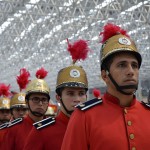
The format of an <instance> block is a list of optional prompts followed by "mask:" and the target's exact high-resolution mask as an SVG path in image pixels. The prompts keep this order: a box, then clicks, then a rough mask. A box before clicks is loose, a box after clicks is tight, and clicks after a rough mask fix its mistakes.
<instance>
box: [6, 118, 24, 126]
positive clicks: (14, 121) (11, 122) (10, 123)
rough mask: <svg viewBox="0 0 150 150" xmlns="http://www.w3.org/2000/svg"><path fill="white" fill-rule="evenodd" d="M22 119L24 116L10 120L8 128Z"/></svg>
mask: <svg viewBox="0 0 150 150" xmlns="http://www.w3.org/2000/svg"><path fill="white" fill-rule="evenodd" d="M22 121H23V118H17V119H15V120H13V121H10V122H9V124H8V126H7V127H8V128H9V127H12V126H14V125H17V124H19V123H21V122H22Z"/></svg>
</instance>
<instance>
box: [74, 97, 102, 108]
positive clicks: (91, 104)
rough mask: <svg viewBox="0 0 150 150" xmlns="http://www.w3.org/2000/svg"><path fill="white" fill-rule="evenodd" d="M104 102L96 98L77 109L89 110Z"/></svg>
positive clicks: (79, 105) (78, 106)
mask: <svg viewBox="0 0 150 150" xmlns="http://www.w3.org/2000/svg"><path fill="white" fill-rule="evenodd" d="M102 102H103V101H102V99H101V98H100V99H98V98H94V99H91V100H88V101H86V102H84V103H81V104H78V105H77V106H75V107H76V108H78V109H80V110H87V109H89V108H92V107H93V106H96V105H98V104H101V103H102Z"/></svg>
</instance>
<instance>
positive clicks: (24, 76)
mask: <svg viewBox="0 0 150 150" xmlns="http://www.w3.org/2000/svg"><path fill="white" fill-rule="evenodd" d="M29 77H30V73H29V72H28V71H27V70H26V69H25V68H22V69H20V75H19V76H17V83H18V85H19V88H20V91H21V90H22V89H25V88H26V86H27V84H28V83H29Z"/></svg>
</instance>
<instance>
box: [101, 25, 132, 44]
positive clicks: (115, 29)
mask: <svg viewBox="0 0 150 150" xmlns="http://www.w3.org/2000/svg"><path fill="white" fill-rule="evenodd" d="M103 30H104V31H103V32H101V33H100V35H102V36H103V37H102V41H101V43H104V42H105V41H106V40H108V39H109V38H111V37H112V36H114V35H117V34H122V35H125V36H127V37H129V35H128V34H127V31H126V30H124V29H121V28H120V27H119V26H117V25H115V24H111V23H108V24H106V25H105V26H104V29H103Z"/></svg>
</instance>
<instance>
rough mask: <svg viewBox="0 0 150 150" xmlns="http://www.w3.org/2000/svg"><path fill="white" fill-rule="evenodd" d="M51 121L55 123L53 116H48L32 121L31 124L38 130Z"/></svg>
mask: <svg viewBox="0 0 150 150" xmlns="http://www.w3.org/2000/svg"><path fill="white" fill-rule="evenodd" d="M53 123H55V118H52V117H48V118H46V119H43V120H41V121H38V122H36V123H34V124H33V125H34V127H35V128H36V129H37V130H38V129H42V128H44V127H47V126H49V125H51V124H53Z"/></svg>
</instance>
